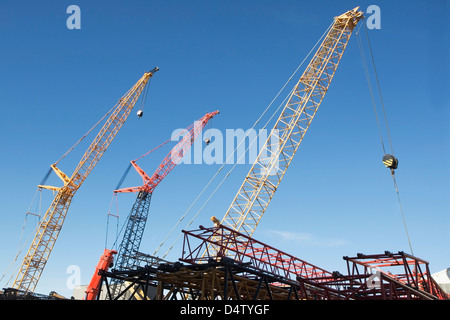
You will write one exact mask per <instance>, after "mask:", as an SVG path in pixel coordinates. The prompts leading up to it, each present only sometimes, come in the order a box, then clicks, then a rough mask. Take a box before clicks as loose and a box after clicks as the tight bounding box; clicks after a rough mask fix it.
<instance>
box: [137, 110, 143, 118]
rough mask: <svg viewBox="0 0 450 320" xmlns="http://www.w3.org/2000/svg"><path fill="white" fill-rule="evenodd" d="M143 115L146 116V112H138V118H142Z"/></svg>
mask: <svg viewBox="0 0 450 320" xmlns="http://www.w3.org/2000/svg"><path fill="white" fill-rule="evenodd" d="M143 115H144V111H142V110H138V112H137V116H138V118H141V117H142V116H143Z"/></svg>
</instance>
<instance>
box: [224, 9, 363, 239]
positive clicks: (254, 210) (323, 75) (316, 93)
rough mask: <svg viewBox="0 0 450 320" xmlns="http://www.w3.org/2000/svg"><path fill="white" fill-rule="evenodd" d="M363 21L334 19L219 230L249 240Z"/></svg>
mask: <svg viewBox="0 0 450 320" xmlns="http://www.w3.org/2000/svg"><path fill="white" fill-rule="evenodd" d="M362 18H363V12H362V11H359V9H358V7H357V8H354V9H353V10H350V11H348V12H346V13H344V14H342V15H340V16H338V17H335V18H334V22H333V23H332V25H331V27H330V29H329V31H328V33H327V34H326V36H325V38H324V40H323V42H322V43H321V45H320V47H319V48H318V49H317V51H316V53H315V54H314V56H313V58H312V59H311V61H310V63H309V64H308V66H307V67H306V69H305V71H304V73H303V74H302V76H301V77H300V79H299V81H298V82H297V84H296V85H295V87H294V88H293V90H292V91H291V93H290V96H289V99H288V100H287V102H286V104H285V106H284V109H283V110H282V112H281V114H280V116H279V118H278V120H277V122H276V123H275V125H274V128H273V129H272V130H271V131H270V135H269V137H268V138H267V141H266V143H265V144H264V146H263V147H262V148H261V151H260V153H259V155H258V157H257V159H256V160H255V162H254V163H253V165H252V167H251V169H250V171H249V172H248V174H247V176H246V177H245V179H244V182H243V183H242V185H241V187H240V189H239V191H238V193H237V195H236V196H235V198H234V200H233V201H232V203H231V205H230V207H229V208H228V211H227V212H226V214H225V216H224V217H223V218H222V220H221V222H220V223H221V224H223V225H226V226H228V227H230V228H232V229H234V230H237V231H240V232H242V233H244V234H246V235H249V236H251V235H252V234H253V232H254V231H255V229H256V227H257V225H258V223H259V222H260V221H261V218H262V217H263V215H264V213H265V211H266V209H267V207H268V205H269V203H270V201H271V199H272V197H273V196H274V194H275V192H276V190H277V189H278V187H279V185H280V182H281V180H282V178H283V176H284V175H285V173H286V171H287V169H288V167H289V165H290V163H291V161H292V159H293V158H294V155H295V153H296V151H297V149H298V147H299V146H300V143H301V142H302V140H303V138H304V136H305V134H306V132H307V130H308V128H309V126H310V124H311V122H312V120H313V118H314V116H315V115H316V112H317V110H318V108H319V106H320V104H321V102H322V100H323V98H324V97H325V94H326V92H327V90H328V87H329V86H330V83H331V80H332V79H333V76H334V74H335V72H336V69H337V67H338V65H339V62H340V60H341V58H342V55H343V54H344V51H345V48H346V46H347V43H348V41H349V39H350V36H351V34H352V31H353V30H354V28H355V26H356V25H357V23H358V22H359V21H360V20H361V19H362Z"/></svg>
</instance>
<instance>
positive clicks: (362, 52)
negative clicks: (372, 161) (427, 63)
mask: <svg viewBox="0 0 450 320" xmlns="http://www.w3.org/2000/svg"><path fill="white" fill-rule="evenodd" d="M362 24H363V25H364V29H365V34H366V38H367V44H368V48H369V53H370V58H371V62H372V67H373V70H374V75H375V79H376V84H377V87H378V94H379V96H380V103H381V107H382V111H383V116H384V122H385V126H386V132H387V136H388V138H389V144H390V147H391V153H392V154H394V148H393V145H392V139H391V134H390V131H389V126H388V122H387V116H386V110H385V106H384V101H383V96H382V94H381V86H380V81H379V79H378V73H377V69H376V66H375V59H374V57H373V52H372V46H371V45H370V40H369V33H368V31H367V26H366V23H362ZM360 28H361V26H360ZM360 28H359V29H358V31H357V32H356V34H357V39H358V46H359V50H360V53H361V59H362V63H363V67H364V72H365V75H366V80H367V84H368V86H369V91H370V95H371V99H372V105H373V108H374V112H375V117H376V121H377V125H378V131H379V134H380V140H381V146H382V148H383V154H384V155H386V150H385V144H384V141H383V135H382V130H381V126H380V121H379V118H378V112H377V108H376V103H375V98H374V93H373V90H372V84H371V81H370V74H369V68H368V65H367V62H366V57H365V54H364V50H363V44H362V40H361V35H360V33H359V30H360ZM395 160H396V159H395ZM395 169H396V167H395ZM391 176H392V179H393V182H394V188H395V191H396V194H397V200H398V204H399V208H400V212H401V215H402V220H403V226H404V228H405V233H406V237H407V239H408V244H409V248H410V250H411V254H412V255H414V251H413V248H412V245H411V239H410V237H409V232H408V227H407V225H406V219H405V214H404V212H403V207H402V203H401V201H400V192H399V190H398V184H397V181H396V179H395V171H394V168H391Z"/></svg>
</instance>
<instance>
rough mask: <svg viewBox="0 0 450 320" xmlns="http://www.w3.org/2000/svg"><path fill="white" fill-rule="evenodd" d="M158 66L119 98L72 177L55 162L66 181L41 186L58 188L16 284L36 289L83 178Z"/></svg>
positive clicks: (60, 175) (21, 288)
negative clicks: (59, 183)
mask: <svg viewBox="0 0 450 320" xmlns="http://www.w3.org/2000/svg"><path fill="white" fill-rule="evenodd" d="M156 71H158V68H155V69H153V70H151V71H149V72H146V73H145V74H144V75H143V76H142V77H141V78H140V79H139V81H138V82H136V84H135V85H134V86H133V87H132V88H131V89H130V90H129V91H128V92H127V93H126V94H125V95H124V96H123V97H122V98H121V99H119V101H118V102H117V104H116V106H115V107H114V110H113V111H112V113H111V115H110V116H109V118H108V119H107V120H106V122H105V124H104V125H103V127H102V128H101V129H100V131H99V133H98V134H97V136H96V137H95V139H94V140H93V142H92V143H91V145H90V146H89V148H88V149H87V151H86V152H85V154H84V155H83V157H82V158H81V161H80V162H79V163H78V166H77V167H76V169H75V170H74V172H73V174H72V176H71V177H70V178H69V177H68V176H67V175H65V174H64V173H63V172H62V171H61V170H59V169H58V168H57V167H56V165H52V166H51V167H52V169H53V170H54V171H55V172H56V174H57V175H58V177H60V178H61V180H62V181H63V183H64V185H63V186H62V187H60V188H58V187H52V186H40V187H43V188H46V189H51V190H55V191H57V193H56V195H55V197H54V199H53V202H52V204H51V205H50V207H49V208H48V210H47V211H46V213H45V215H44V217H43V218H42V220H41V222H40V223H39V226H38V228H37V231H36V234H35V236H34V239H33V241H32V243H31V245H30V248H29V249H28V252H27V254H26V255H25V258H24V259H23V261H22V265H21V267H20V270H19V272H18V274H17V276H16V278H15V280H14V284H13V288H16V289H19V290H23V291H28V292H34V290H35V288H36V285H37V283H38V281H39V278H40V276H41V274H42V271H43V270H44V267H45V265H46V263H47V261H48V258H49V256H50V253H51V252H52V249H53V246H54V245H55V242H56V239H57V238H58V235H59V233H60V231H61V228H62V226H63V223H64V219H65V217H66V214H67V211H68V209H69V206H70V203H71V201H72V199H73V197H74V195H75V193H76V191H77V190H78V188H80V186H81V184H82V183H83V182H84V180H85V179H86V178H87V176H88V175H89V173H90V172H91V171H92V169H93V168H94V167H95V165H96V164H97V163H98V161H99V160H100V158H101V157H102V155H103V154H104V153H105V151H106V149H107V148H108V147H109V145H110V143H111V142H112V140H113V139H114V137H115V136H116V134H117V133H118V131H119V130H120V128H121V127H122V125H123V124H124V123H125V121H126V119H127V117H128V115H129V114H130V112H131V110H132V109H133V107H134V105H135V103H136V101H137V100H138V98H139V96H140V94H141V93H142V91H143V90H144V88H145V86H146V85H147V83H148V81H149V79H150V78H151V77H152V76H153V74H154V72H156Z"/></svg>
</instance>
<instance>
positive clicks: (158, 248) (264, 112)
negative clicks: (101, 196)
mask: <svg viewBox="0 0 450 320" xmlns="http://www.w3.org/2000/svg"><path fill="white" fill-rule="evenodd" d="M332 25H333V23H332V24H330V26H328V28H327V29H326V30H325V32H324V33H323V34H322V36H321V37H320V38H319V40H318V41H317V42H316V44H315V45H314V46H313V48H312V49H311V50H310V51H309V53H308V54H307V55H306V57H305V58H304V59H303V61H302V62H301V63H300V64H299V65H298V67H297V68H296V69H295V71H294V72H293V73H292V75H291V76H290V77H289V79H288V80H287V81H286V83H285V84H284V85H283V86H282V88H281V89H280V90H279V91H278V93H277V94H276V96H275V97H274V98H273V99H272V101H271V102H270V103H269V105H268V106H267V107H266V109H265V110H264V111H263V113H262V114H261V115H260V116H259V118H258V119H257V120H256V122H255V123H254V124H253V126H252V128H251V129H254V128H255V127H256V125H257V124H258V123H259V122H260V120H261V118H262V117H263V116H264V115H265V114H266V113H267V111H268V110H269V109H270V107H271V106H272V104H273V103H274V102H275V100H276V99H277V98H278V97H279V95H280V94H281V93H282V92H283V90H284V89H285V88H286V86H287V85H288V84H289V83H290V81H291V80H292V78H293V77H294V76H295V74H296V73H297V72H298V70H299V69H300V68H301V67H302V65H303V64H304V63H305V61H306V59H308V57H309V56H310V55H311V53H312V52H313V51H314V49H315V48H316V47H317V45H318V44H319V43H320V41H322V39H323V38H324V37H325V35H326V34H327V33H328V32H329V30H330V29H331V27H332ZM292 90H294V89H292ZM292 90H291V91H290V92H289V94H288V95H287V96H286V98H285V99H284V100H283V102H281V103H280V105H279V106H278V108H277V109H276V110H275V112H274V113H273V114H272V116H271V117H270V119H269V120H268V121H267V122H266V124H265V125H264V127H263V128H265V127H266V126H267V125H268V123H269V122H270V121H271V120H272V118H273V117H274V116H275V114H276V113H277V112H278V111H279V109H280V108H281V106H283V104H284V102H285V101H286V100H287V98H288V97H289V95H290V93H292ZM251 129H250V130H251ZM259 134H260V133H258V135H257V137H258V136H259ZM257 137H256V138H255V139H254V140H253V141H252V142H250V143H249V146H248V147H247V149H246V151H245V152H244V154H243V155H241V158H242V156H245V154H246V152H247V150H248V149H249V148H250V146H251V145H252V144H253V143H254V142H255V140H256V139H257ZM244 141H245V137H244V139H242V141H241V142H240V143H238V145H237V146H236V148H235V149H234V151H233V152H232V153H231V155H230V156H229V157H228V159H227V160H226V161H224V163H223V164H222V166H221V167H220V168H219V169H218V170H217V172H216V173H215V174H214V176H213V177H212V178H211V179H210V180H209V182H208V183H207V184H206V186H205V187H204V188H203V190H202V191H201V192H200V193H199V195H198V196H197V198H196V199H195V200H194V202H193V203H192V204H191V205H190V206H189V207H188V209H187V210H186V211H185V212H184V214H183V215H182V216H181V218H180V219H179V220H178V222H177V223H176V224H175V226H174V227H173V228H172V230H171V231H169V233H168V234H167V236H166V237H165V238H164V239H163V241H162V242H161V243H160V244H159V246H158V247H157V248H156V250H155V252H154V253H153V255H155V256H156V254H157V253H158V251H159V250H160V249H161V247H162V246H163V245H164V243H165V242H166V241H167V239H168V238H169V236H170V235H171V234H172V233H173V232H174V230H175V228H176V227H177V226H178V225H179V224H180V223H181V221H182V220H183V219H184V218H185V217H186V215H187V214H188V212H189V211H190V210H191V209H192V207H193V206H194V205H195V204H196V203H197V201H198V200H199V199H200V197H201V196H202V195H203V193H204V192H205V191H206V189H207V188H208V187H209V186H210V184H211V183H212V182H213V181H214V180H215V179H216V177H217V175H218V174H219V173H220V172H221V171H222V169H223V168H224V166H225V165H226V164H227V163H228V160H229V159H230V157H232V156H234V154H235V152H236V150H237V149H238V148H239V146H240V145H241V144H242V143H243V142H244ZM238 162H239V161H236V163H235V164H234V165H233V167H232V168H231V169H230V171H229V172H228V173H227V174H226V175H225V177H224V178H223V179H222V181H221V182H220V183H219V185H218V186H217V187H216V189H215V190H214V191H213V192H212V194H211V195H210V196H209V198H208V199H207V200H206V201H205V203H204V204H203V205H202V206H201V208H200V209H199V210H198V211H197V213H196V214H195V215H194V217H193V218H192V219H191V221H190V222H189V223H188V224H187V226H186V227H188V226H190V225H191V224H192V222H193V221H194V220H195V219H196V217H197V216H198V215H199V213H200V212H201V210H202V209H203V208H204V207H205V205H206V204H207V203H208V202H209V200H210V199H211V198H212V196H213V195H214V194H215V193H216V191H217V190H218V189H219V187H220V186H221V185H222V184H223V182H224V181H225V180H226V179H227V178H228V177H229V176H230V174H231V172H232V171H233V170H234V168H235V167H236V164H237V163H238ZM180 237H181V234H180V235H179V236H178V237H177V239H176V240H175V241H174V243H173V244H172V245H171V246H170V247H169V249H168V251H167V252H166V253H165V254H164V256H163V257H162V258H163V259H164V258H165V257H166V256H167V255H168V254H169V252H170V251H171V249H172V248H173V247H174V245H175V244H176V242H177V241H178V239H179V238H180Z"/></svg>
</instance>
